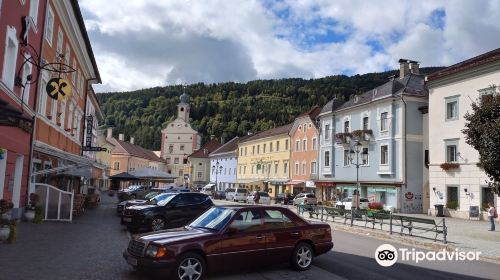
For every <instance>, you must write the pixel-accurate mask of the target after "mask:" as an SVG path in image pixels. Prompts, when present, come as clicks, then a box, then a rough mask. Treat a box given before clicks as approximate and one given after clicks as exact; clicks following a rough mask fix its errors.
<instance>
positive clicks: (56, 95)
mask: <svg viewBox="0 0 500 280" xmlns="http://www.w3.org/2000/svg"><path fill="white" fill-rule="evenodd" d="M46 90H47V94H48V95H49V96H50V97H52V98H53V99H56V100H61V99H63V98H65V97H67V96H69V95H70V94H71V86H70V85H69V83H68V81H66V80H64V79H61V78H52V79H50V80H49V82H48V83H47V87H46Z"/></svg>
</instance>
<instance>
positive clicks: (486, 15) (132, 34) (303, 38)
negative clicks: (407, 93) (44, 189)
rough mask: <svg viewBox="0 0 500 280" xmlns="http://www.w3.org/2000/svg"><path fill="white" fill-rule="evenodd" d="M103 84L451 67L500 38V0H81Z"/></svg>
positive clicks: (107, 87)
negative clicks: (410, 64) (404, 64)
mask: <svg viewBox="0 0 500 280" xmlns="http://www.w3.org/2000/svg"><path fill="white" fill-rule="evenodd" d="M80 5H81V6H82V10H83V15H84V18H85V22H86V25H87V29H88V31H89V36H90V38H91V41H92V46H93V49H94V52H95V55H96V58H97V63H98V66H99V70H100V72H101V76H102V77H103V85H102V86H100V87H98V88H97V90H98V91H114V90H119V91H123V90H133V89H138V88H144V87H151V86H162V85H168V84H178V83H196V82H205V83H212V82H226V81H235V82H246V81H249V80H254V79H274V78H289V77H301V78H306V79H309V78H319V77H324V76H329V75H337V74H347V75H354V74H363V73H368V72H380V71H385V70H388V69H395V68H397V67H398V65H397V61H398V59H399V58H403V57H404V58H408V59H413V60H417V61H420V62H421V65H422V67H425V66H446V65H451V64H453V63H457V62H459V61H461V60H464V59H467V58H470V57H473V56H476V55H479V54H481V53H484V52H487V51H490V50H492V49H495V48H498V47H499V46H500V36H498V34H500V24H498V20H499V19H500V1H494V0H475V1H467V0H456V1H449V0H436V1H400V0H385V1H376V0H374V1H361V0H335V1H333V0H280V1H272V0H231V1H226V0H169V1H154V0H134V1H121V0H107V1H106V3H105V4H103V2H102V1H101V0H80Z"/></svg>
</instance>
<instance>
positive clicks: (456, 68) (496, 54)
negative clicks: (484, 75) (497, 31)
mask: <svg viewBox="0 0 500 280" xmlns="http://www.w3.org/2000/svg"><path fill="white" fill-rule="evenodd" d="M499 60H500V48H498V49H495V50H492V51H490V52H487V53H483V54H481V55H478V56H475V57H473V58H470V59H467V60H464V61H462V62H459V63H457V64H454V65H451V66H450V67H447V68H445V69H443V70H440V71H437V72H435V73H432V74H430V75H429V76H427V81H429V82H430V81H435V80H439V79H442V78H444V77H446V76H449V75H453V74H456V73H459V72H463V71H466V70H469V69H472V68H475V67H479V66H481V65H485V64H489V63H492V62H495V61H499Z"/></svg>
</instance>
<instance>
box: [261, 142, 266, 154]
mask: <svg viewBox="0 0 500 280" xmlns="http://www.w3.org/2000/svg"><path fill="white" fill-rule="evenodd" d="M262 152H263V153H264V154H265V153H266V144H264V146H263V147H262Z"/></svg>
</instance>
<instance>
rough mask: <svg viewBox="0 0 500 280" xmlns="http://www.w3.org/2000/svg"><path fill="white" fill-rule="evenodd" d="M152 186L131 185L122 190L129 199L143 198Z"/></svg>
mask: <svg viewBox="0 0 500 280" xmlns="http://www.w3.org/2000/svg"><path fill="white" fill-rule="evenodd" d="M152 188H153V186H148V185H133V186H130V187H128V188H126V189H124V190H123V192H124V193H126V194H128V195H129V196H130V197H131V198H133V199H135V198H144V196H145V195H146V194H147V193H148V192H150V191H151V189H152Z"/></svg>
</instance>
